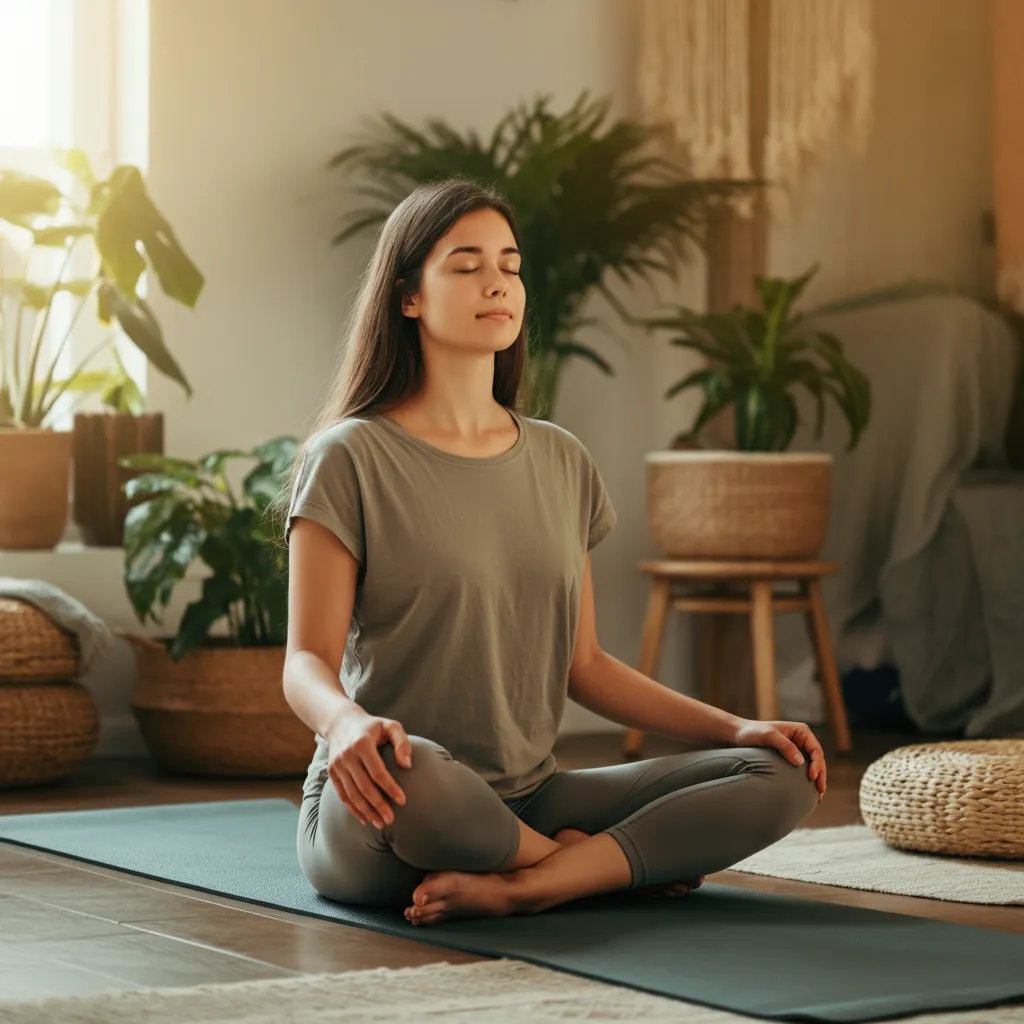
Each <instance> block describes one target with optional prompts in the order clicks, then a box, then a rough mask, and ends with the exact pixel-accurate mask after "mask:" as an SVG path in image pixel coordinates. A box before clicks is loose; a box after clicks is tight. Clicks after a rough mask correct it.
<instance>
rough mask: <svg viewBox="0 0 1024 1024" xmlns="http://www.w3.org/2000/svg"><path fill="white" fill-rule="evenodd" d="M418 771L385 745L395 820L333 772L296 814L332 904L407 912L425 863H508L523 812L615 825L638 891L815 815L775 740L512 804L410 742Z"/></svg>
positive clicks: (607, 828)
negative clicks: (384, 819) (398, 797)
mask: <svg viewBox="0 0 1024 1024" xmlns="http://www.w3.org/2000/svg"><path fill="white" fill-rule="evenodd" d="M409 739H410V741H411V742H412V766H411V767H409V768H405V767H402V766H400V765H398V764H397V763H396V761H395V755H394V749H393V747H392V746H391V744H390V743H387V744H384V745H383V746H381V747H380V748H379V750H380V754H381V757H382V758H383V760H384V763H385V765H387V768H388V771H389V772H391V774H392V775H393V776H394V778H395V779H396V780H397V782H398V784H399V785H400V786H401V787H402V790H403V791H404V793H405V796H406V802H405V804H404V805H401V804H396V803H394V802H393V801H391V800H390V799H389V800H388V802H389V804H391V806H392V808H393V810H394V815H395V817H394V821H393V822H392V823H391V825H388V826H385V827H384V829H382V830H381V829H377V828H376V827H375V826H374V825H372V824H367V825H364V824H363V823H362V822H361V821H359V819H358V818H356V817H355V815H353V814H352V813H351V812H350V811H349V810H348V808H347V807H346V806H345V805H344V804H343V803H342V802H341V800H340V798H339V797H338V793H337V791H336V789H335V787H334V784H333V783H332V782H331V781H330V780H328V782H327V784H326V786H324V788H323V791H322V792H321V793H320V795H319V796H318V797H317V796H316V795H311V796H309V797H307V798H306V799H305V800H304V801H303V803H302V808H301V810H300V812H299V827H298V836H297V848H298V855H299V864H300V866H301V868H302V871H303V873H304V874H305V876H306V878H307V879H308V880H309V882H310V884H311V885H312V886H313V888H314V889H316V890H317V892H319V893H320V894H321V895H322V896H325V897H327V898H328V899H333V900H337V901H339V902H342V903H355V904H363V905H366V906H393V907H399V906H400V907H406V906H409V904H410V903H411V899H410V897H411V894H412V891H413V889H415V888H416V886H417V885H419V883H420V882H421V881H422V880H423V878H424V876H425V875H426V873H427V872H428V871H440V870H443V869H451V870H458V871H478V872H494V871H503V870H506V869H507V867H508V865H509V864H510V863H511V862H512V861H513V860H514V859H515V856H516V852H517V850H518V847H519V824H518V819H522V820H523V821H524V822H526V824H527V825H529V826H530V827H531V828H533V829H535V830H536V831H537V832H540V833H541V834H542V835H545V836H548V837H551V836H553V835H554V834H555V832H557V831H558V830H559V829H563V828H575V829H580V830H582V831H584V832H588V833H590V834H591V835H593V834H594V833H597V832H607V833H608V834H609V835H610V836H612V837H613V838H614V839H615V840H616V841H617V842H618V843H619V845H620V846H621V847H622V850H623V852H624V853H625V855H626V858H627V859H628V861H629V864H630V867H631V869H632V881H631V883H630V888H638V887H641V886H647V885H653V884H656V883H661V882H674V881H681V880H685V879H690V878H696V877H698V876H699V875H709V874H712V873H713V872H715V871H723V870H724V869H726V868H728V867H731V866H732V865H733V864H736V863H737V862H738V861H740V860H743V859H744V858H745V857H749V856H750V855H752V854H754V853H756V852H757V851H758V850H761V849H763V848H764V847H766V846H770V845H771V844H772V843H775V842H777V841H778V840H779V839H781V838H782V837H783V836H785V835H787V834H788V833H790V832H791V831H792V830H793V829H794V828H795V827H796V826H797V825H798V824H799V823H800V822H801V821H803V820H804V818H806V817H807V816H808V815H809V814H810V813H811V811H813V810H814V808H815V806H816V805H817V802H818V790H817V787H816V785H815V783H814V782H813V781H812V780H811V779H810V778H809V777H808V773H807V769H808V763H809V762H807V761H805V762H804V764H802V765H794V764H791V763H790V762H789V761H787V760H786V759H785V758H784V757H783V756H782V754H780V753H779V752H778V751H777V750H774V749H772V748H769V747H729V748H717V747H716V748H714V749H707V750H697V751H688V752H686V753H681V754H669V755H668V756H666V757H654V758H650V759H648V760H645V761H632V762H629V763H626V764H616V765H610V766H608V767H602V768H581V769H577V770H574V771H555V773H554V774H552V775H550V776H549V777H548V778H546V779H545V780H544V781H543V782H542V783H541V784H540V785H539V786H538V787H536V788H535V789H534V790H533V791H532V792H530V793H528V794H526V795H525V796H522V797H518V798H516V797H511V798H505V799H503V798H502V797H500V796H499V795H498V794H497V793H495V791H494V790H493V789H492V788H491V787H490V785H489V784H488V783H487V782H486V781H484V779H483V778H481V776H479V775H477V774H476V772H474V771H473V770H472V769H471V768H469V767H468V766H467V765H465V764H462V763H461V762H460V761H456V760H455V759H453V757H452V755H451V754H450V753H449V752H448V751H447V750H445V748H444V747H442V746H440V745H439V744H437V743H434V742H433V741H432V740H429V739H425V738H424V737H422V736H410V737H409Z"/></svg>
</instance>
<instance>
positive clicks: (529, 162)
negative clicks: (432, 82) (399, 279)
mask: <svg viewBox="0 0 1024 1024" xmlns="http://www.w3.org/2000/svg"><path fill="white" fill-rule="evenodd" d="M549 104H550V97H541V98H539V99H537V100H535V101H533V102H532V103H523V104H521V105H520V106H518V107H516V108H515V109H512V110H510V111H509V112H508V113H506V114H505V115H504V116H503V117H502V118H501V119H500V120H499V121H498V123H497V124H496V125H495V127H494V129H493V130H492V131H491V133H490V136H489V137H488V138H485V139H482V138H481V137H480V136H479V135H478V134H477V133H476V132H474V131H467V132H465V133H459V132H458V131H456V130H455V129H454V128H452V127H451V126H450V125H448V124H447V123H445V122H444V121H441V120H436V119H434V120H429V121H427V123H426V124H425V125H424V126H423V127H414V126H412V125H410V124H408V123H406V122H404V121H401V120H399V119H398V118H396V117H394V116H392V115H390V114H383V115H381V116H380V118H379V119H378V120H377V122H376V123H375V124H373V125H372V126H371V128H370V129H369V130H368V131H367V133H366V137H365V138H364V139H363V140H362V141H360V142H357V143H356V144H354V145H351V146H349V147H347V148H346V149H344V150H342V151H341V152H339V153H337V154H336V155H335V156H333V157H332V158H331V160H330V161H329V164H328V166H329V167H331V168H335V169H342V170H344V171H346V172H348V173H351V174H352V175H353V176H354V178H355V179H356V183H355V184H354V185H353V186H352V188H353V191H354V193H355V194H356V195H358V196H360V197H362V198H363V199H366V200H368V203H367V205H365V206H360V207H359V208H358V209H355V210H354V211H353V212H351V214H349V215H348V217H347V218H346V219H345V223H344V227H343V230H341V232H340V233H339V234H338V235H337V236H336V237H335V238H334V240H333V241H334V244H336V245H338V244H341V243H343V242H345V241H347V240H348V239H350V238H352V237H353V236H355V235H358V234H360V233H361V232H364V231H367V230H370V229H376V228H377V227H378V226H379V225H380V224H382V223H383V222H384V220H386V219H387V217H388V215H389V214H390V213H391V211H392V210H393V209H394V208H395V207H396V206H397V205H398V204H399V203H400V202H401V201H402V200H403V199H404V198H405V197H406V196H407V195H408V194H409V193H410V192H411V191H413V189H414V188H415V187H416V186H417V185H419V184H421V183H423V182H427V181H433V180H437V179H440V178H448V177H463V178H472V179H474V180H476V181H478V182H480V183H481V184H483V185H487V186H490V187H494V188H497V189H498V190H499V191H501V192H502V193H504V195H506V196H507V197H508V198H509V200H511V202H512V204H513V206H514V208H515V210H516V213H517V215H518V218H519V222H520V228H521V234H522V246H521V251H522V254H523V258H522V264H521V268H522V269H521V273H522V277H523V283H524V285H525V288H526V296H527V303H528V312H529V336H528V347H529V351H528V359H527V371H526V377H525V380H524V384H523V389H524V394H525V398H526V405H527V407H528V409H529V411H530V415H534V416H538V417H543V416H546V415H547V414H548V413H549V412H550V410H551V408H552V407H553V405H554V401H555V397H556V393H557V388H558V382H559V378H560V373H561V369H562V366H563V364H564V363H565V361H566V360H567V359H569V358H571V357H578V358H582V359H586V360H588V361H589V362H591V363H593V364H594V365H595V366H597V367H598V368H599V369H600V370H601V371H602V372H603V373H606V374H609V375H612V374H613V373H614V370H613V369H612V367H611V365H610V364H609V363H608V361H607V360H606V359H605V358H604V357H603V356H602V355H600V354H599V353H598V352H596V351H595V350H594V349H592V348H590V347H589V346H587V345H585V344H584V343H582V342H580V341H579V339H578V333H579V331H580V330H581V329H582V328H584V327H590V326H598V327H601V326H603V325H602V324H601V323H600V321H598V320H597V319H595V318H593V317H586V316H583V315H582V312H581V311H582V308H583V305H584V302H585V300H586V299H587V298H588V296H590V295H591V294H592V293H594V292H600V293H601V294H603V295H604V296H605V298H606V299H607V300H608V301H609V302H610V304H611V305H612V306H613V308H615V309H616V310H617V312H619V313H620V314H621V315H622V316H623V318H624V319H625V320H626V321H627V322H630V323H632V322H634V321H633V320H632V318H631V317H630V316H629V314H628V313H626V311H625V310H624V308H623V307H622V305H621V303H619V302H618V300H617V299H616V298H615V297H614V295H612V293H611V292H610V290H609V288H608V282H609V279H610V278H611V277H612V276H615V277H617V278H619V279H620V280H621V281H622V282H624V283H627V284H629V283H633V282H635V281H638V280H650V279H651V277H652V276H653V275H656V274H666V275H668V276H670V277H675V276H676V275H677V273H678V269H679V266H680V265H681V264H682V263H683V262H685V258H686V256H687V254H688V251H689V250H690V249H691V248H692V247H693V246H696V247H697V249H698V250H700V249H702V248H703V243H704V228H705V225H706V221H707V215H708V211H709V209H710V207H711V205H712V203H713V202H714V201H716V200H718V199H720V198H723V197H726V196H730V195H734V194H737V193H738V192H740V191H743V190H746V189H749V188H751V187H752V186H753V185H754V184H755V183H753V182H739V181H732V180H703V181H698V180H693V179H691V178H688V177H687V176H686V175H685V174H684V173H683V171H682V170H681V169H680V168H679V167H677V166H675V165H674V164H672V163H671V162H669V161H668V160H666V159H665V158H664V157H662V156H660V155H659V153H658V146H659V143H661V142H662V141H663V137H664V134H665V133H666V132H667V129H666V128H664V127H663V126H652V125H647V124H642V123H640V122H635V121H630V120H619V121H615V122H614V123H612V124H610V125H607V126H606V125H605V121H606V119H607V116H608V111H609V106H610V100H609V99H607V98H604V99H591V97H590V95H589V93H588V92H586V91H585V92H583V93H582V94H581V95H580V97H579V98H578V99H577V100H576V102H575V103H574V104H573V105H572V107H570V109H568V110H567V111H565V112H564V113H552V112H551V111H550V110H549V109H548V108H549ZM360 179H364V180H360ZM612 337H613V338H615V340H616V342H617V343H618V344H620V346H621V345H622V342H621V340H620V339H618V338H616V337H615V335H614V334H613V335H612ZM623 347H624V346H623Z"/></svg>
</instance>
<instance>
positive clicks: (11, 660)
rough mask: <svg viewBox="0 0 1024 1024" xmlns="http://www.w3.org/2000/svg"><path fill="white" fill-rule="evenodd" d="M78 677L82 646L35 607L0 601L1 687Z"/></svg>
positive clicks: (25, 603) (12, 601) (6, 599)
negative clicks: (2, 684)
mask: <svg viewBox="0 0 1024 1024" xmlns="http://www.w3.org/2000/svg"><path fill="white" fill-rule="evenodd" d="M77 675H78V643H77V641H76V640H75V638H74V637H73V636H72V635H70V634H69V633H65V632H64V630H62V629H58V627H57V626H55V625H54V624H53V622H52V621H51V620H50V619H49V618H48V617H47V616H46V615H44V614H43V613H42V612H41V611H40V610H39V609H38V608H36V607H35V606H34V605H31V604H29V603H28V602H26V601H16V600H14V598H10V597H0V683H8V682H11V683H45V682H48V681H50V680H53V679H73V678H75V676H77Z"/></svg>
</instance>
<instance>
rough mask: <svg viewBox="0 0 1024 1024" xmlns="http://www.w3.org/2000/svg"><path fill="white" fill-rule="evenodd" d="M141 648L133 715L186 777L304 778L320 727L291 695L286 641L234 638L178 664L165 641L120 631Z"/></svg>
mask: <svg viewBox="0 0 1024 1024" xmlns="http://www.w3.org/2000/svg"><path fill="white" fill-rule="evenodd" d="M120 635H121V636H123V637H124V639H125V640H127V641H128V642H129V643H130V644H131V645H132V647H133V648H134V650H135V653H136V657H137V665H138V677H137V680H136V683H135V686H134V688H133V690H132V701H131V707H132V713H133V714H134V715H135V719H136V721H137V722H138V723H139V729H140V730H141V732H142V738H143V740H144V741H145V743H146V746H147V747H148V748H149V751H150V753H151V754H152V755H153V757H154V759H155V760H156V761H157V762H158V763H159V764H160V765H161V766H162V767H163V768H165V769H166V770H167V771H169V772H174V773H179V774H183V775H214V776H223V777H235V778H238V777H250V778H281V777H290V776H296V775H304V774H305V772H306V768H307V766H308V764H309V761H310V758H311V757H312V756H313V750H314V747H315V743H316V740H315V737H314V735H313V732H312V730H310V729H309V728H308V727H307V726H306V724H305V723H304V722H303V721H302V720H301V719H300V718H299V717H298V716H297V715H296V714H295V712H294V711H292V709H291V708H290V707H289V706H288V702H287V701H286V700H285V699H284V688H283V686H282V676H283V672H284V652H285V649H284V646H283V645H281V646H276V647H236V646H235V645H233V644H231V643H228V642H226V641H221V642H220V643H217V642H214V643H211V644H209V645H208V646H204V647H202V648H197V649H193V650H191V651H189V652H188V653H187V654H186V655H185V656H184V657H183V658H182V659H181V660H180V661H177V662H175V661H174V660H173V659H172V658H171V656H170V655H169V654H168V653H167V648H166V646H165V644H164V643H163V641H160V640H152V639H149V638H147V637H142V636H136V635H134V634H131V633H125V632H120Z"/></svg>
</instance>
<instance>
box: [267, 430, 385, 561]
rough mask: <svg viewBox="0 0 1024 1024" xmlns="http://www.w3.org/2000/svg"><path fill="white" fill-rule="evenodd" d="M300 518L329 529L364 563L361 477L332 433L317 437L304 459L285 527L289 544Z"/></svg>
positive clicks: (342, 445) (349, 453) (306, 450)
mask: <svg viewBox="0 0 1024 1024" xmlns="http://www.w3.org/2000/svg"><path fill="white" fill-rule="evenodd" d="M296 516H303V517H304V518H306V519H312V520H313V521H314V522H317V523H320V525H321V526H325V527H327V529H328V530H330V531H331V533H333V534H334V535H335V537H337V538H338V540H340V541H341V542H342V544H344V545H345V547H346V548H348V550H349V551H351V552H352V554H353V555H354V556H355V558H356V559H357V560H358V561H359V562H360V563H362V562H363V560H364V557H365V543H364V538H365V535H366V534H365V528H364V523H363V501H362V495H361V493H360V488H359V475H358V473H357V471H356V465H355V461H354V459H353V458H352V453H351V452H350V451H349V449H348V447H347V446H346V445H345V443H344V442H343V441H339V440H338V439H337V438H332V437H331V436H330V434H329V432H325V433H321V434H320V435H318V436H316V437H314V438H313V439H312V441H310V443H309V444H308V446H307V447H306V449H305V451H304V453H303V455H302V461H301V463H300V464H299V471H298V473H297V474H296V477H295V485H294V487H293V488H292V496H291V502H290V504H289V507H288V517H287V521H286V523H285V542H286V543H287V542H288V541H289V539H290V536H291V529H292V522H293V521H294V519H295V517H296Z"/></svg>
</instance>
